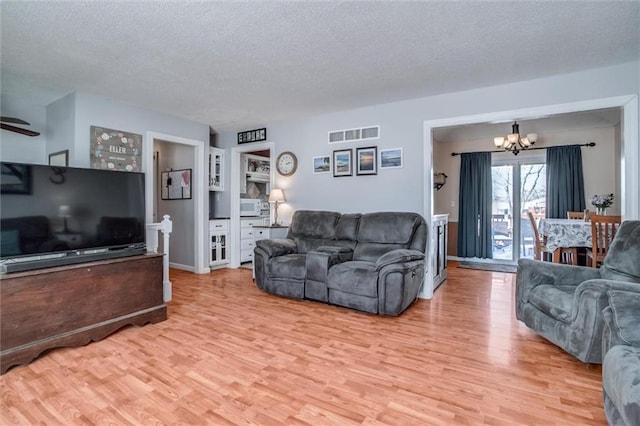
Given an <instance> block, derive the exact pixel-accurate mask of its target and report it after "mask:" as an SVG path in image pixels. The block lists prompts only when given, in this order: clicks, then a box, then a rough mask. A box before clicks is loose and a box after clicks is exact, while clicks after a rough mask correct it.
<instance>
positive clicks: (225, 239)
mask: <svg viewBox="0 0 640 426" xmlns="http://www.w3.org/2000/svg"><path fill="white" fill-rule="evenodd" d="M209 243H210V247H209V266H211V267H220V266H223V265H226V264H227V263H229V247H228V245H229V219H215V220H210V221H209Z"/></svg>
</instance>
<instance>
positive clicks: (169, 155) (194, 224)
mask: <svg viewBox="0 0 640 426" xmlns="http://www.w3.org/2000/svg"><path fill="white" fill-rule="evenodd" d="M144 143H145V146H144V150H143V151H144V153H145V173H146V174H147V179H145V193H146V195H145V209H146V222H147V223H155V222H159V221H160V220H162V215H163V214H169V215H170V216H171V220H172V222H173V231H172V233H171V238H170V249H169V263H170V265H171V267H173V268H178V269H183V270H187V271H190V272H194V273H196V274H203V273H207V272H209V268H208V263H209V262H208V252H207V251H205V244H206V242H207V240H208V238H205V232H206V230H207V229H208V228H207V226H208V223H207V221H206V219H207V218H206V216H205V213H206V211H205V194H206V192H205V191H206V189H207V188H206V187H205V183H206V180H205V170H206V169H205V166H206V157H205V155H204V147H205V143H204V142H203V141H198V140H194V139H186V138H182V137H179V136H172V135H166V134H161V133H156V132H147V134H146V138H145V142H144ZM155 151H158V153H159V155H157V156H154V153H155ZM154 157H155V158H156V159H157V161H156V159H154ZM166 168H180V169H190V171H191V173H190V175H191V198H190V199H186V200H171V201H166V200H165V201H163V200H161V197H160V192H159V191H158V190H157V189H158V186H157V179H158V174H159V172H160V171H162V170H164V169H166ZM154 215H155V217H154ZM205 257H206V259H205Z"/></svg>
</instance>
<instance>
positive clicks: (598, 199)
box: [591, 194, 613, 215]
mask: <svg viewBox="0 0 640 426" xmlns="http://www.w3.org/2000/svg"><path fill="white" fill-rule="evenodd" d="M612 204H613V194H606V195H594V196H593V197H591V205H593V206H594V207H595V208H596V214H597V215H605V214H607V207H611V205H612Z"/></svg>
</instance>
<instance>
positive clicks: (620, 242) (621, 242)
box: [600, 220, 640, 283]
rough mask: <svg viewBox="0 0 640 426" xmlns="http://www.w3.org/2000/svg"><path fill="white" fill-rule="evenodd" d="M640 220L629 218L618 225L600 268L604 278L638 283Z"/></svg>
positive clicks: (639, 272)
mask: <svg viewBox="0 0 640 426" xmlns="http://www.w3.org/2000/svg"><path fill="white" fill-rule="evenodd" d="M638 259H640V221H638V220H633V221H631V220H629V221H625V222H623V223H622V225H620V229H618V232H617V233H616V237H615V238H614V239H613V242H612V244H611V247H610V248H609V252H608V253H607V256H606V257H605V259H604V264H603V265H602V268H600V277H601V278H603V279H606V280H616V281H626V282H634V283H640V262H638Z"/></svg>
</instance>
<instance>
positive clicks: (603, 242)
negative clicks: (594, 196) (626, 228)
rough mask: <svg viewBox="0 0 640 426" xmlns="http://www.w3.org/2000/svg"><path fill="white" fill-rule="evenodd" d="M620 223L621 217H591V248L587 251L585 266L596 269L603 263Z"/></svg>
mask: <svg viewBox="0 0 640 426" xmlns="http://www.w3.org/2000/svg"><path fill="white" fill-rule="evenodd" d="M621 223H622V216H600V215H595V214H594V215H591V248H590V249H589V248H588V249H587V266H592V267H594V268H597V267H598V264H600V263H602V262H603V261H604V257H605V256H606V255H607V252H608V251H609V246H610V245H611V241H613V237H615V236H616V232H618V228H620V224H621Z"/></svg>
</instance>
